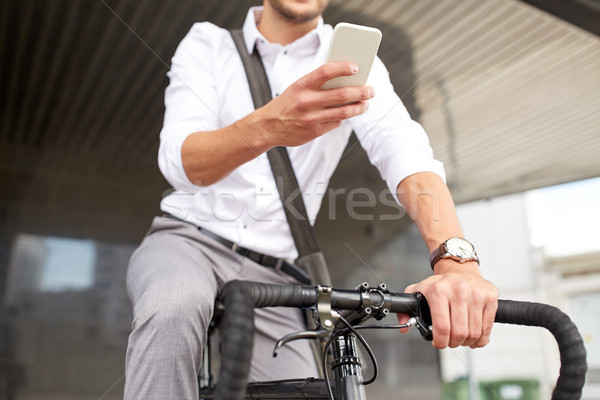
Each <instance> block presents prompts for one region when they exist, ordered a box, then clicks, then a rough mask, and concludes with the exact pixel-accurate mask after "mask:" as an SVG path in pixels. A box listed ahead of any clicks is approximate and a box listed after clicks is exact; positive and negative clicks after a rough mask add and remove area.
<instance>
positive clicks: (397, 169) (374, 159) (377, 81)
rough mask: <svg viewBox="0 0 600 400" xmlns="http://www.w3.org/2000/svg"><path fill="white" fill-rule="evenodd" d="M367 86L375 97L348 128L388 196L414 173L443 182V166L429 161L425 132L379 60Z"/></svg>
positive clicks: (444, 177) (436, 161) (437, 162)
mask: <svg viewBox="0 0 600 400" xmlns="http://www.w3.org/2000/svg"><path fill="white" fill-rule="evenodd" d="M368 84H369V85H371V86H372V87H373V88H374V89H375V97H374V98H373V99H372V100H370V104H369V110H368V111H367V112H366V113H364V114H362V115H360V116H357V117H354V118H352V120H351V122H352V128H353V129H354V132H355V133H356V136H357V137H358V139H359V141H360V143H361V145H362V147H363V148H364V149H365V151H366V152H367V155H368V156H369V160H370V161H371V163H372V164H373V165H375V167H377V169H378V170H379V172H380V174H381V176H382V177H383V179H385V181H386V183H387V186H388V188H389V190H390V192H392V193H396V188H397V187H398V184H399V183H400V182H401V181H402V180H403V179H404V178H406V177H408V176H410V175H412V174H415V173H418V172H433V173H435V174H437V175H439V176H440V177H441V178H442V179H443V180H444V181H445V180H446V174H445V172H444V166H443V164H442V163H441V162H440V161H438V160H436V159H435V158H434V157H433V150H432V148H431V146H430V144H429V138H428V137H427V134H426V133H425V130H424V129H423V127H422V126H421V125H420V124H419V123H418V122H416V121H414V120H412V119H411V117H410V115H409V114H408V111H407V110H406V108H405V107H404V104H402V101H401V100H400V98H399V97H398V95H397V94H396V93H395V91H394V88H393V86H392V83H391V82H390V78H389V73H388V71H387V69H386V68H385V66H384V65H383V62H382V61H381V60H380V59H379V58H376V60H375V62H374V63H373V67H372V69H371V73H370V75H369V82H368ZM394 198H396V196H394ZM396 200H397V199H396Z"/></svg>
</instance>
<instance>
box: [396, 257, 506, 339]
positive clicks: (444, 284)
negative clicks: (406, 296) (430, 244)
mask: <svg viewBox="0 0 600 400" xmlns="http://www.w3.org/2000/svg"><path fill="white" fill-rule="evenodd" d="M434 272H435V274H434V275H433V276H430V277H429V278H427V279H425V280H423V281H421V282H420V283H417V284H414V285H410V286H408V287H407V288H406V290H405V292H406V293H414V292H420V293H422V294H423V295H424V296H425V298H426V299H427V302H428V303H429V308H430V309H431V318H432V321H433V323H432V325H433V345H434V346H435V347H437V348H438V349H443V348H445V347H447V346H450V347H452V348H454V347H457V346H469V347H471V348H477V347H483V346H485V345H486V344H488V343H489V341H490V333H491V331H492V325H493V324H494V317H495V315H496V310H497V309H498V290H497V289H496V287H495V286H494V285H493V284H492V283H491V282H489V281H487V280H485V279H483V278H482V277H481V274H480V272H479V266H478V265H477V263H476V262H475V261H469V262H467V263H465V264H459V263H458V262H456V261H454V260H447V259H443V260H440V261H438V262H437V263H436V265H435V271H434ZM407 320H408V316H407V315H405V314H398V321H399V322H400V323H405V322H406V321H407ZM404 331H406V330H404Z"/></svg>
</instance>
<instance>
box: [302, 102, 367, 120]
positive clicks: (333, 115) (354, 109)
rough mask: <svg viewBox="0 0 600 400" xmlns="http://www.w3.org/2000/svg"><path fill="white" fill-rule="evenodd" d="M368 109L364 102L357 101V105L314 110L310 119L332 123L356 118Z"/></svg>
mask: <svg viewBox="0 0 600 400" xmlns="http://www.w3.org/2000/svg"><path fill="white" fill-rule="evenodd" d="M368 109H369V103H368V102H366V101H359V102H358V103H353V104H346V105H343V106H339V107H330V108H323V109H321V110H315V111H313V113H312V114H311V118H313V120H315V121H317V120H318V121H320V122H321V123H323V122H332V121H344V120H347V119H349V118H352V117H356V116H357V115H360V114H362V113H364V112H365V111H367V110H368Z"/></svg>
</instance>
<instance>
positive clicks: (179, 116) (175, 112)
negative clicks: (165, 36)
mask: <svg viewBox="0 0 600 400" xmlns="http://www.w3.org/2000/svg"><path fill="white" fill-rule="evenodd" d="M219 29H220V28H218V27H216V26H215V25H213V24H210V23H197V24H194V26H193V27H192V29H191V30H190V32H189V33H188V34H187V35H186V36H185V38H184V39H183V40H182V41H181V43H180V44H179V46H178V47H177V50H176V51H175V54H174V56H173V58H172V60H171V61H172V63H171V69H170V71H169V72H168V73H167V76H168V77H169V85H168V87H167V89H166V91H165V118H164V124H163V128H162V130H161V132H160V147H159V151H158V166H159V168H160V171H161V172H162V174H163V176H164V177H165V179H166V180H167V181H168V182H169V183H170V184H171V185H172V186H173V187H174V188H175V189H179V190H183V191H186V192H191V193H193V192H196V191H198V190H199V189H200V188H199V187H198V186H196V185H194V184H193V183H192V182H190V180H189V179H188V177H187V175H186V173H185V171H184V169H183V163H182V159H181V146H182V144H183V142H184V141H185V139H186V138H187V137H188V136H189V135H190V134H192V133H194V132H197V131H209V130H214V129H217V128H218V127H219V117H218V114H217V112H218V109H219V108H218V96H217V87H216V83H215V82H216V80H215V74H214V72H213V69H214V66H213V65H211V63H210V60H214V57H213V55H214V54H213V53H214V47H215V46H214V44H213V43H214V42H215V41H216V40H215V37H216V36H219V34H221V32H219Z"/></svg>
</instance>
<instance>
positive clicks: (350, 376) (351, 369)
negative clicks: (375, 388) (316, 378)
mask: <svg viewBox="0 0 600 400" xmlns="http://www.w3.org/2000/svg"><path fill="white" fill-rule="evenodd" d="M332 347H333V362H332V363H331V369H332V370H333V373H334V376H335V382H336V392H337V398H338V399H353V400H365V399H366V398H367V397H366V393H365V386H364V385H363V376H362V361H361V359H360V358H359V357H358V352H357V347H356V337H355V336H354V335H353V334H351V333H350V334H346V335H341V336H339V337H338V338H336V339H335V341H334V342H333V346H332Z"/></svg>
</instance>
